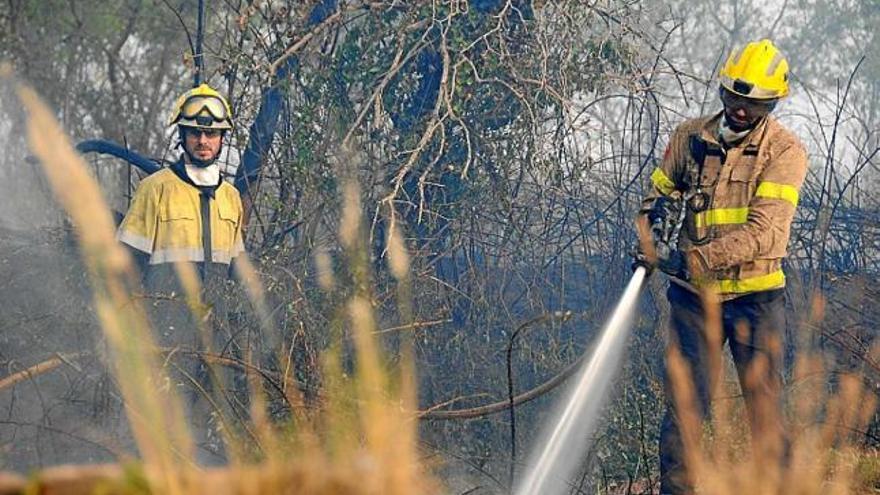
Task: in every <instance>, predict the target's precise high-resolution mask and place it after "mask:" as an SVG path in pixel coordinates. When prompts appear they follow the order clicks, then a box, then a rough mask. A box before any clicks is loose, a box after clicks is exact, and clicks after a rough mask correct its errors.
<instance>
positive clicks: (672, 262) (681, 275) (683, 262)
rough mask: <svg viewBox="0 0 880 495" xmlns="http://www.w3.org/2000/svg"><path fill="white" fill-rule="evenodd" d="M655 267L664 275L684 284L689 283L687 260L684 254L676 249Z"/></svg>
mask: <svg viewBox="0 0 880 495" xmlns="http://www.w3.org/2000/svg"><path fill="white" fill-rule="evenodd" d="M657 267H658V268H660V270H661V271H662V272H664V273H666V274H669V275H671V276H673V277H675V278H678V279H680V280H684V281H685V282H687V281H689V280H690V278H691V276H690V273H689V271H688V259H687V256H686V255H685V253H684V252H683V251H681V250H679V249H676V250H674V251H672V252H671V253H669V256H668V257H666V258H664V259H661V260H658V263H657Z"/></svg>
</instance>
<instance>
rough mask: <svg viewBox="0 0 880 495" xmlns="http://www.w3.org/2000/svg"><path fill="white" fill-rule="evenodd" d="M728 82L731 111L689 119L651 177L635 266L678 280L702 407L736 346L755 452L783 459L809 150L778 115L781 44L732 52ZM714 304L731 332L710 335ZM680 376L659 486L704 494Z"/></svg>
mask: <svg viewBox="0 0 880 495" xmlns="http://www.w3.org/2000/svg"><path fill="white" fill-rule="evenodd" d="M719 79H720V87H719V93H720V99H721V103H722V105H723V111H721V112H719V113H717V114H714V115H710V116H706V117H702V118H697V119H693V120H688V121H685V122H684V123H682V124H681V125H679V126H678V128H676V129H675V131H674V132H673V133H672V136H671V137H670V140H669V145H668V147H667V148H666V151H665V153H664V156H663V159H662V161H661V162H660V164H659V166H658V167H657V168H656V169H655V170H654V171H653V173H652V174H651V183H652V186H653V187H652V189H651V192H650V193H649V194H648V196H647V197H646V198H645V200H644V202H643V204H642V207H641V209H640V211H639V215H638V218H637V227H638V232H639V245H640V249H639V253H638V254H637V256H636V265H641V266H645V267H646V268H648V270H649V271H650V270H651V269H653V268H659V269H660V270H661V271H663V272H665V273H667V274H668V275H669V276H670V280H671V283H670V284H669V288H668V291H667V298H668V300H669V304H670V308H671V322H670V328H671V335H670V338H669V345H670V348H671V349H670V351H673V352H674V351H677V354H679V355H680V356H681V357H682V358H683V360H684V363H686V364H687V367H686V368H687V369H688V371H689V373H690V378H691V380H692V385H693V387H694V392H695V395H696V397H695V398H696V399H697V409H698V410H697V411H696V412H697V413H698V414H699V416H700V417H701V418H702V419H705V418H706V417H707V416H708V414H709V403H710V397H711V394H712V392H713V390H712V386H713V384H715V383H717V378H718V377H717V373H718V372H719V371H720V370H719V369H710V368H712V367H710V362H709V355H710V353H713V352H715V353H719V352H720V351H721V346H723V344H724V343H725V342H727V343H728V344H729V346H730V350H731V354H732V357H733V361H734V363H735V365H736V369H737V373H738V376H739V381H740V386H741V387H742V390H743V395H744V397H745V401H746V406H747V410H748V414H749V420H750V425H751V428H752V439H753V448H754V451H755V455H756V456H758V458H759V460H760V461H761V462H764V463H767V464H768V465H774V463H775V465H777V466H780V467H782V466H784V465H785V463H786V462H787V457H788V441H787V436H786V433H785V428H784V426H783V424H782V417H781V416H782V414H781V395H782V350H783V345H782V340H783V336H784V333H785V301H784V286H785V274H784V273H783V270H782V260H783V258H784V257H785V255H786V247H787V244H788V240H789V233H790V228H791V223H792V219H793V217H794V213H795V208H796V207H797V204H798V191H799V189H800V187H801V184H802V183H803V181H804V177H805V175H806V172H807V156H806V152H805V150H804V146H803V145H802V144H801V142H800V141H799V140H798V138H797V137H796V136H795V135H794V134H793V133H792V132H791V131H789V130H788V129H786V128H785V127H783V126H782V124H780V123H779V122H778V121H777V120H776V119H774V118H773V117H772V116H771V113H772V112H773V110H774V108H775V107H776V105H777V103H778V102H779V101H780V100H781V99H782V98H784V97H785V96H787V95H788V93H789V84H788V63H787V61H786V59H785V57H783V55H782V53H780V51H779V50H778V49H777V48H776V47H775V46H774V45H773V43H772V42H771V41H769V40H766V39H765V40H761V41H757V42H752V43H749V44H747V45H746V46H745V47H743V48H741V49H739V50H737V51H735V52H733V53H732V54H731V55H730V57H729V58H728V59H727V62H726V63H725V65H724V66H723V68H722V69H721V71H720V73H719ZM707 304H720V317H721V322H720V323H721V335H720V336H712V335H708V334H707V328H710V327H707V325H706V311H705V308H706V305H707ZM715 337H718V338H715ZM709 346H715V347H716V348H714V349H712V348H709ZM667 355H669V354H667ZM667 364H669V363H667ZM667 370H669V368H668V367H667ZM669 375H670V373H669V372H668V371H667V377H666V396H667V411H666V414H665V417H664V418H663V422H662V425H661V431H660V475H661V485H660V492H661V493H663V494H679V493H693V490H694V488H693V483H694V480H693V478H692V475H691V474H690V473H689V472H688V469H687V466H686V462H685V459H686V457H685V455H686V453H685V452H684V446H683V441H682V425H681V423H680V418H681V415H680V414H679V412H680V411H681V407H687V406H686V405H681V404H676V401H675V400H674V398H673V397H674V387H676V384H675V383H672V381H671V380H670V378H669ZM697 434H699V432H697Z"/></svg>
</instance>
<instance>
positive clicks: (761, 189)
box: [755, 182, 798, 206]
mask: <svg viewBox="0 0 880 495" xmlns="http://www.w3.org/2000/svg"><path fill="white" fill-rule="evenodd" d="M755 197H758V198H770V199H782V200H785V201H788V202H789V203H791V204H792V205H794V206H797V204H798V190H797V188H795V187H794V186H789V185H788V184H780V183H778V182H762V183H760V184H758V190H757V191H755Z"/></svg>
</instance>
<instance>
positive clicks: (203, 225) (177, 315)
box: [117, 84, 258, 463]
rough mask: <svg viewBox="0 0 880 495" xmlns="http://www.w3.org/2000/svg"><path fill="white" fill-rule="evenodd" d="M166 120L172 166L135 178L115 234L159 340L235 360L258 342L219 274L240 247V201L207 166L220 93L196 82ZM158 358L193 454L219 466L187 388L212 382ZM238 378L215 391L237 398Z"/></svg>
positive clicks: (212, 436)
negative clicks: (179, 395)
mask: <svg viewBox="0 0 880 495" xmlns="http://www.w3.org/2000/svg"><path fill="white" fill-rule="evenodd" d="M168 124H169V125H176V126H177V136H178V138H179V141H180V142H179V146H180V147H181V148H182V153H181V154H180V156H179V158H178V159H177V161H176V162H174V164H172V165H171V166H169V167H167V168H164V169H162V170H160V171H158V172H156V173H154V174H152V175H150V176H149V177H146V178H145V179H143V180H142V181H141V183H140V184H139V185H138V188H137V191H136V192H135V194H134V197H133V198H132V201H131V205H130V206H129V209H128V212H127V213H126V215H125V218H124V219H123V220H122V223H121V224H120V226H119V230H118V232H117V238H118V239H119V240H120V241H121V242H122V243H124V244H125V245H127V246H128V247H129V248H131V251H132V252H133V253H134V254H135V256H136V258H138V260H139V264H140V265H141V266H142V267H143V268H144V272H145V273H144V289H145V297H146V298H148V299H150V300H151V301H150V303H151V304H149V305H148V306H147V307H148V308H149V311H150V318H151V321H152V323H153V326H154V328H155V330H156V332H157V338H158V341H159V343H160V345H163V346H168V347H173V348H181V349H184V350H187V351H208V350H210V349H205V348H204V345H205V344H206V342H207V343H210V345H212V346H213V349H214V350H215V351H216V352H222V354H223V355H231V356H232V357H235V358H241V357H242V356H244V355H247V351H244V350H242V349H244V348H245V347H250V348H256V347H257V346H258V343H257V341H256V338H255V337H254V336H253V335H252V330H251V329H250V328H249V327H248V326H247V325H245V324H243V321H244V320H243V318H244V316H243V315H244V314H245V313H246V310H243V309H242V308H243V305H244V304H245V303H246V301H245V300H244V298H242V297H240V295H239V294H237V288H236V286H235V284H234V283H233V280H232V279H231V278H230V276H229V275H230V267H231V264H232V263H233V261H234V260H235V259H236V258H237V257H238V256H240V255H242V253H243V252H244V244H243V238H242V222H243V220H242V219H243V212H242V203H241V197H240V196H239V193H238V191H237V190H236V189H235V188H234V187H233V186H232V185H231V184H229V182H227V181H225V180H224V178H223V175H222V173H221V170H220V167H219V164H218V163H217V158H218V156H219V155H220V151H221V149H222V146H223V139H224V137H225V134H226V132H228V131H230V130H231V129H232V128H233V122H232V111H231V108H230V106H229V103H228V102H227V100H226V99H225V98H224V97H223V96H222V95H221V94H220V93H218V92H217V91H216V90H214V89H213V88H211V87H210V86H208V85H207V84H202V85H200V86H198V87H196V88H193V89H190V90H189V91H186V92H185V93H183V95H181V96H180V98H178V99H177V101H176V102H175V104H174V109H173V111H172V113H171V118H170V120H169V123H168ZM181 262H182V263H193V264H194V265H195V266H196V268H197V273H198V274H199V276H200V278H201V280H200V281H201V284H202V293H201V298H202V302H203V303H204V306H203V307H204V308H210V311H208V312H207V313H206V314H198V315H194V314H193V313H192V312H191V310H190V307H189V306H188V304H187V303H186V300H185V298H184V297H183V294H184V292H183V290H182V285H181V284H180V282H179V280H178V274H177V270H176V266H175V265H176V264H177V263H181ZM201 325H205V326H206V327H207V328H209V329H210V333H209V334H208V335H205V334H202V333H201V332H199V327H200V326H201ZM206 339H207V340H206ZM178 356H179V357H178ZM168 359H169V362H173V366H171V368H172V372H171V373H169V377H170V378H171V379H172V383H173V384H174V386H175V387H180V388H181V389H182V390H183V391H185V396H188V397H189V400H188V401H187V402H188V406H189V407H190V417H191V421H192V424H191V427H192V429H193V432H194V435H195V438H196V440H197V442H196V444H197V445H196V446H197V447H198V450H197V455H198V458H199V459H200V460H201V461H202V462H207V463H217V462H222V460H223V456H224V454H223V447H222V442H220V440H219V438H220V436H219V434H218V433H217V430H216V427H215V425H214V424H213V423H212V421H214V419H213V416H212V414H211V410H212V409H211V407H210V406H209V405H208V404H207V403H206V401H205V400H204V399H203V398H201V394H200V393H199V392H197V389H201V390H209V389H211V386H212V382H211V381H210V380H208V378H207V376H208V373H207V371H206V367H205V365H204V364H202V363H200V362H198V361H196V360H194V359H192V357H186V353H180V354H179V355H178V354H175V355H174V357H173V358H172V356H169V358H168ZM193 381H195V382H196V383H198V387H194V386H193ZM244 383H245V382H244V379H243V378H242V377H241V376H240V374H237V375H236V374H232V375H231V376H230V377H228V379H227V380H226V382H225V384H226V385H225V388H223V389H222V390H223V393H225V394H227V396H228V397H236V400H237V401H238V402H235V403H236V404H238V403H239V402H242V401H241V400H240V397H242V396H245V395H246V392H245V391H244V390H245V389H246V387H245V385H244ZM236 394H237V395H236ZM240 408H244V406H240ZM245 416H246V414H245V415H244V416H242V417H245ZM230 417H233V415H232V414H230Z"/></svg>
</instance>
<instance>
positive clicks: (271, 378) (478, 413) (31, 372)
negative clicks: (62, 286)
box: [0, 348, 583, 421]
mask: <svg viewBox="0 0 880 495" xmlns="http://www.w3.org/2000/svg"><path fill="white" fill-rule="evenodd" d="M160 352H163V353H172V352H176V353H184V354H189V355H192V356H195V357H199V358H201V359H204V360H205V361H208V362H212V363H214V364H219V365H221V366H227V367H231V368H238V369H241V370H244V371H254V372H256V373H258V374H259V375H261V376H262V377H263V379H264V380H265V381H266V382H267V383H269V384H270V385H271V386H272V387H273V388H275V389H276V390H277V391H279V392H282V391H283V387H282V386H281V385H280V380H279V379H278V377H277V376H275V374H274V373H272V372H270V371H265V370H262V369H260V368H258V367H256V366H253V365H251V364H248V363H246V362H244V361H241V360H239V359H235V358H230V357H226V356H219V355H216V354H210V353H207V352H202V351H194V350H182V349H169V348H163V349H160ZM91 354H93V353H88V352H79V353H73V354H60V353H58V354H56V355H54V356H53V357H51V358H49V359H47V360H45V361H42V362H40V363H38V364H35V365H33V366H30V367H28V368H25V369H23V370H21V371H16V372H15V373H12V374H10V375H8V376H6V377H4V378H0V391H2V390H4V389H6V388H9V387H12V386H14V385H15V384H17V383H19V382H22V381H25V380H31V379H34V378H36V377H37V376H40V375H43V374H45V373H48V372H50V371H52V370H54V369H56V368H58V367H59V366H61V365H62V364H64V363H66V362H69V361H71V360H75V359H79V358H82V357H85V356H88V355H91ZM581 361H583V358H579V359H578V360H576V361H574V362H573V363H571V364H569V365H568V366H566V367H565V368H563V369H562V371H560V372H559V373H557V374H556V375H554V376H552V377H551V378H550V379H548V380H547V381H545V382H544V383H542V384H540V385H538V386H536V387H534V388H532V389H530V390H527V391H526V392H523V393H521V394H519V395H517V396H515V397H514V398H513V400H512V401H511V400H508V399H504V400H500V401H498V402H492V403H489V404H485V405H482V406H477V407H471V408H467V409H452V410H439V409H438V408H439V407H442V406H433V407H429V408H427V409H423V410H420V411H418V412H417V413H416V416H417V417H418V418H419V419H422V420H435V421H445V420H454V419H472V418H479V417H482V416H488V415H490V414H495V413H499V412H502V411H505V410H507V409H508V408H510V407H511V406H513V407H516V406H518V405H520V404H524V403H526V402H529V401H531V400H534V399H537V398H538V397H540V396H542V395H544V394H546V393H547V392H549V391H551V390H553V389H554V388H556V387H558V386H559V385H560V384H561V383H562V382H564V381H565V380H566V379H567V378H568V377H570V376H571V375H572V374H573V373H574V372H575V371H576V370H577V369H578V366H579V365H580V363H581ZM294 384H295V385H296V386H298V387H300V388H302V387H303V386H304V384H302V383H299V382H295V383H294ZM281 395H282V397H283V396H284V394H283V393H281Z"/></svg>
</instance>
